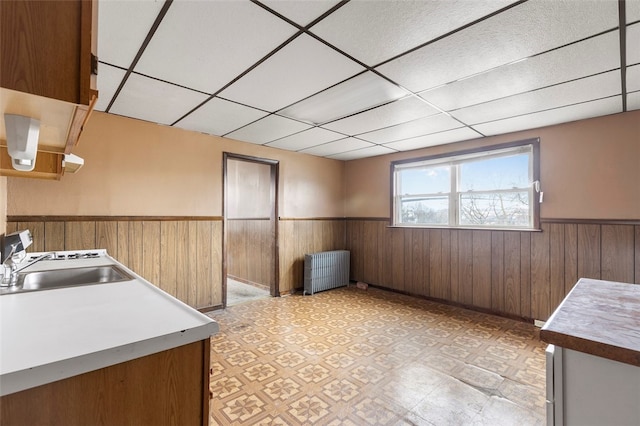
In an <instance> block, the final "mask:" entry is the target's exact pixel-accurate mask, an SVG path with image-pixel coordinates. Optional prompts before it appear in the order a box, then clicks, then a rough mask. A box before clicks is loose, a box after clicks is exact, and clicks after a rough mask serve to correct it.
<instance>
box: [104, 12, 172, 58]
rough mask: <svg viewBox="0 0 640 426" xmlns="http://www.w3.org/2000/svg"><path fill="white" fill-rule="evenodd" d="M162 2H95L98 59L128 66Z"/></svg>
mask: <svg viewBox="0 0 640 426" xmlns="http://www.w3.org/2000/svg"><path fill="white" fill-rule="evenodd" d="M162 5H163V2H161V1H153V0H132V1H122V0H100V1H99V2H98V35H99V37H100V40H101V41H102V40H104V41H108V42H104V43H98V59H100V60H101V61H103V62H108V63H110V64H113V65H118V66H121V67H123V68H129V66H130V65H131V63H132V62H133V59H134V58H135V57H136V54H137V53H138V50H140V47H141V46H142V43H143V42H144V39H145V38H146V37H147V34H148V33H149V30H150V29H151V27H152V26H153V23H154V22H155V20H156V17H157V16H158V13H159V12H160V10H161V9H162Z"/></svg>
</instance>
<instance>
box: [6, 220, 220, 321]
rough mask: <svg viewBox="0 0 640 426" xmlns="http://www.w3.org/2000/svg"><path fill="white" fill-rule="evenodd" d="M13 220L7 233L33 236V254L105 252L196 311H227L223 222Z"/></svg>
mask: <svg viewBox="0 0 640 426" xmlns="http://www.w3.org/2000/svg"><path fill="white" fill-rule="evenodd" d="M8 219H9V221H8V222H7V233H11V232H13V231H16V230H19V229H29V230H30V231H31V234H32V235H33V244H32V246H31V247H30V248H29V251H30V252H36V251H55V250H84V249H94V248H105V249H107V252H108V253H109V254H110V255H111V256H113V257H114V258H115V259H117V260H118V261H120V262H121V263H123V264H124V265H126V266H127V267H129V268H131V269H132V270H133V271H134V272H136V273H137V274H139V275H141V276H142V277H143V278H145V279H146V280H148V281H149V282H151V283H153V284H154V285H157V286H158V287H160V288H161V289H162V290H164V291H166V292H167V293H169V294H171V295H172V296H175V297H176V298H178V299H180V300H181V301H183V302H185V303H187V304H188V305H190V306H193V307H194V308H197V309H203V310H206V309H210V308H213V307H219V306H221V305H222V219H221V218H215V217H212V218H185V219H181V218H151V219H149V218H139V217H132V218H129V219H127V218H124V217H118V218H113V219H112V218H105V217H96V218H94V220H91V219H92V218H91V217H79V218H77V219H79V220H76V219H75V218H73V217H63V218H59V217H34V219H37V220H27V221H25V220H20V221H16V220H13V221H11V219H12V218H11V217H9V218H8ZM19 219H28V218H19ZM115 219H117V220H115Z"/></svg>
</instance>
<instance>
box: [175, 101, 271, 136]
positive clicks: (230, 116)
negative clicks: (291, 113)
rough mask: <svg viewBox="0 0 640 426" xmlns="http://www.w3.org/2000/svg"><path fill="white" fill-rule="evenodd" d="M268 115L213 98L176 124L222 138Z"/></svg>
mask: <svg viewBox="0 0 640 426" xmlns="http://www.w3.org/2000/svg"><path fill="white" fill-rule="evenodd" d="M267 114H268V113H267V112H265V111H261V110H259V109H255V108H250V107H247V106H244V105H240V104H237V103H235V102H230V101H227V100H224V99H220V98H213V99H211V100H210V101H208V102H207V103H206V104H204V105H203V106H201V107H200V108H198V109H197V110H195V111H194V112H192V113H191V114H189V115H188V116H187V117H185V118H184V119H182V120H180V121H179V122H178V123H176V127H180V128H183V129H187V130H193V131H196V132H202V133H207V134H210V135H216V136H222V135H224V134H226V133H229V132H231V131H233V130H235V129H238V128H240V127H242V126H244V125H247V124H249V123H251V122H253V121H256V120H257V119H259V118H261V117H264V116H265V115H267Z"/></svg>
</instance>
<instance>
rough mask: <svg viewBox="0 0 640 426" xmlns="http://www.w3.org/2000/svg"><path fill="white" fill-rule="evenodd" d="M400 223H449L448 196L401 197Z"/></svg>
mask: <svg viewBox="0 0 640 426" xmlns="http://www.w3.org/2000/svg"><path fill="white" fill-rule="evenodd" d="M401 215H402V217H401V222H402V223H434V224H438V225H446V224H447V223H449V197H428V198H403V199H402V207H401Z"/></svg>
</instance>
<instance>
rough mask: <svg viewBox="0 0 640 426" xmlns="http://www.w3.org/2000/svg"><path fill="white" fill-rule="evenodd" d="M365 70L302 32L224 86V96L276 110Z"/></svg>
mask: <svg viewBox="0 0 640 426" xmlns="http://www.w3.org/2000/svg"><path fill="white" fill-rule="evenodd" d="M362 70H363V68H362V67H361V66H360V65H358V64H356V63H355V62H353V61H352V60H350V59H348V58H347V57H345V56H344V55H341V54H340V53H338V52H336V51H335V50H333V49H331V48H330V47H328V46H327V45H325V44H323V43H320V42H319V41H317V40H316V39H314V38H312V37H310V36H308V35H306V34H302V35H301V36H299V37H297V38H296V39H295V40H293V41H292V42H291V43H289V44H288V45H287V46H285V47H284V48H283V49H281V50H280V51H278V52H277V53H276V54H274V55H273V56H272V57H270V58H269V59H267V60H266V61H265V62H263V63H262V64H260V65H259V66H258V67H256V68H255V69H254V70H252V71H251V72H250V73H248V74H247V75H245V76H244V77H242V78H241V79H240V80H238V81H237V82H235V83H234V84H232V85H231V86H229V87H228V88H227V89H225V90H224V91H223V92H222V93H221V96H223V97H225V98H227V99H231V100H234V101H237V102H241V103H244V104H247V105H253V106H256V107H258V108H261V109H265V110H268V111H276V110H278V109H280V108H283V107H286V106H287V105H290V104H292V103H294V102H296V101H297V100H299V99H301V98H305V97H307V96H311V95H313V94H314V93H316V92H318V91H320V90H322V89H325V88H327V87H329V86H331V85H334V84H336V83H338V82H340V81H342V80H344V79H346V78H349V77H351V76H352V75H355V74H357V73H358V72H361V71H362Z"/></svg>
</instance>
